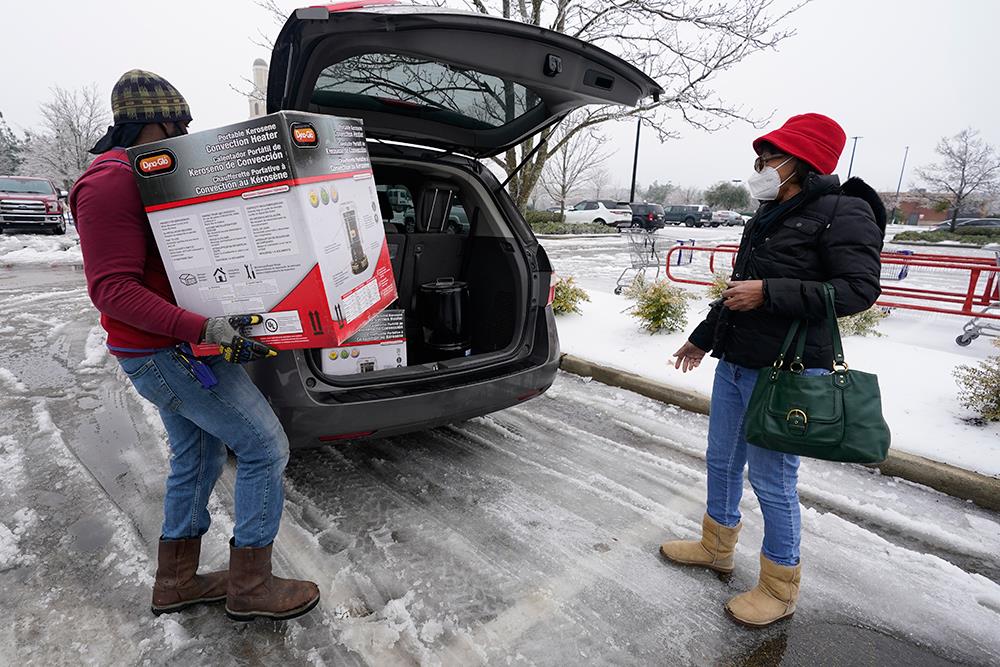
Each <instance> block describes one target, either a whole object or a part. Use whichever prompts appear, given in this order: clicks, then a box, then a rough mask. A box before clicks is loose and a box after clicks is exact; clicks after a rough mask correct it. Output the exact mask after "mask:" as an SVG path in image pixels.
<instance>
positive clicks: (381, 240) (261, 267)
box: [128, 111, 396, 354]
mask: <svg viewBox="0 0 1000 667" xmlns="http://www.w3.org/2000/svg"><path fill="white" fill-rule="evenodd" d="M128 154H129V159H130V160H131V162H132V166H133V169H134V171H135V178H136V182H137V183H138V185H139V192H140V194H141V196H142V201H143V204H144V205H145V207H146V213H147V215H148V216H149V222H150V225H151V226H152V229H153V235H154V237H155V238H156V244H157V247H158V248H159V250H160V255H161V256H162V258H163V264H164V266H165V267H166V270H167V274H168V276H169V278H170V286H171V287H172V288H173V292H174V297H175V298H176V300H177V304H178V305H179V306H181V307H182V308H186V309H188V310H191V311H194V312H196V313H199V314H201V315H204V316H206V317H214V316H217V315H235V314H240V313H260V314H261V315H263V316H264V320H263V322H262V323H261V324H259V325H256V326H253V327H249V328H248V331H247V332H246V333H249V334H250V335H253V336H256V337H258V338H259V340H261V341H263V342H265V343H268V344H269V345H273V346H274V347H276V348H279V349H294V348H307V347H309V348H311V347H319V348H322V347H330V346H338V345H341V344H343V343H344V342H345V341H346V340H347V339H348V338H350V337H351V336H353V335H354V334H355V333H356V332H357V331H358V330H359V329H360V328H361V327H362V326H364V325H365V323H367V322H368V321H369V320H370V319H371V318H372V317H373V316H375V315H376V314H377V313H379V312H380V311H382V310H383V309H384V308H385V307H386V306H388V305H389V304H390V303H392V302H393V301H394V300H395V299H396V282H395V279H394V277H393V274H392V266H391V264H390V262H389V252H388V248H387V246H386V242H385V231H384V228H383V226H382V216H381V213H380V211H379V208H378V196H377V194H376V191H375V182H374V179H373V178H372V170H371V163H370V161H369V158H368V148H367V146H366V144H365V136H364V128H363V126H362V123H361V121H360V120H357V119H353V118H337V117H333V116H323V115H316V114H308V113H300V112H285V111H283V112H279V113H276V114H271V115H269V116H264V117H262V118H255V119H253V120H248V121H245V122H242V123H237V124H234V125H228V126H226V127H222V128H218V129H215V130H207V131H204V132H197V133H193V134H189V135H185V136H181V137H176V138H173V139H166V140H163V141H160V142H154V143H150V144H144V145H142V146H136V147H134V148H131V149H129V151H128ZM196 351H197V352H199V353H203V354H204V353H212V352H214V351H215V350H212V349H209V348H208V346H199V347H198V349H196Z"/></svg>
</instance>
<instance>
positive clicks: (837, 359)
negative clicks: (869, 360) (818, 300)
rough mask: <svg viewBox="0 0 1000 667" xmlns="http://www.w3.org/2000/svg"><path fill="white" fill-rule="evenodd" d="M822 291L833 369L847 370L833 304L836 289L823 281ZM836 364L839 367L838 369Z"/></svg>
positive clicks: (835, 370)
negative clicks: (831, 345) (831, 348)
mask: <svg viewBox="0 0 1000 667" xmlns="http://www.w3.org/2000/svg"><path fill="white" fill-rule="evenodd" d="M823 292H824V295H825V297H826V299H825V301H826V319H827V322H829V324H830V339H831V341H832V342H833V370H834V372H837V371H838V370H840V369H842V370H843V371H846V370H847V362H846V361H845V360H844V343H843V341H841V339H840V325H839V324H838V323H837V310H836V306H835V304H834V297H835V296H836V291H835V290H834V289H833V285H831V284H830V283H823ZM838 366H839V367H840V369H838Z"/></svg>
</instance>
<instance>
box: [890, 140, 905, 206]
mask: <svg viewBox="0 0 1000 667" xmlns="http://www.w3.org/2000/svg"><path fill="white" fill-rule="evenodd" d="M909 154H910V147H909V146H907V147H906V151H904V153H903V166H902V167H900V168H899V182H898V183H896V199H895V200H894V201H893V204H892V215H891V216H889V222H895V221H896V209H897V208H899V189H900V188H901V187H903V172H904V171H906V156H908V155H909Z"/></svg>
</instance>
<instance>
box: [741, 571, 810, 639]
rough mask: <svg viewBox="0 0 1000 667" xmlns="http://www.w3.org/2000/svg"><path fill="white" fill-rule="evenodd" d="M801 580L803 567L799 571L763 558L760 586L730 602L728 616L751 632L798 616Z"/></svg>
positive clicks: (758, 583) (758, 584)
mask: <svg viewBox="0 0 1000 667" xmlns="http://www.w3.org/2000/svg"><path fill="white" fill-rule="evenodd" d="M801 580H802V564H801V563H800V564H798V565H796V566H795V567H788V566H786V565H778V564H777V563H775V562H773V561H771V560H770V559H768V558H767V557H765V556H764V554H761V555H760V580H759V581H758V582H757V586H756V587H755V588H754V589H753V590H751V591H747V592H746V593H740V594H739V595H737V596H736V597H734V598H733V599H732V600H730V601H729V602H727V603H726V613H727V614H729V616H730V618H732V619H733V620H734V621H736V622H737V623H739V624H741V625H745V626H747V627H751V628H763V627H766V626H768V625H771V624H772V623H775V622H777V621H780V620H781V619H783V618H788V617H790V616H791V615H792V614H794V613H795V603H796V602H797V601H798V599H799V583H800V582H801Z"/></svg>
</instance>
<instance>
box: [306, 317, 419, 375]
mask: <svg viewBox="0 0 1000 667" xmlns="http://www.w3.org/2000/svg"><path fill="white" fill-rule="evenodd" d="M404 318H405V315H404V313H403V311H401V310H383V311H382V312H381V313H379V314H378V315H376V316H375V317H373V318H372V319H371V321H370V322H369V323H368V324H366V325H365V326H363V327H361V330H360V331H358V332H357V333H356V334H354V335H353V336H351V338H350V339H349V340H348V341H347V342H346V343H345V344H344V345H342V346H340V347H330V348H326V349H324V350H323V363H322V370H323V372H324V373H325V374H327V375H356V374H358V373H372V372H374V371H381V370H385V369H387V368H402V367H403V366H406V321H405V319H404Z"/></svg>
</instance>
